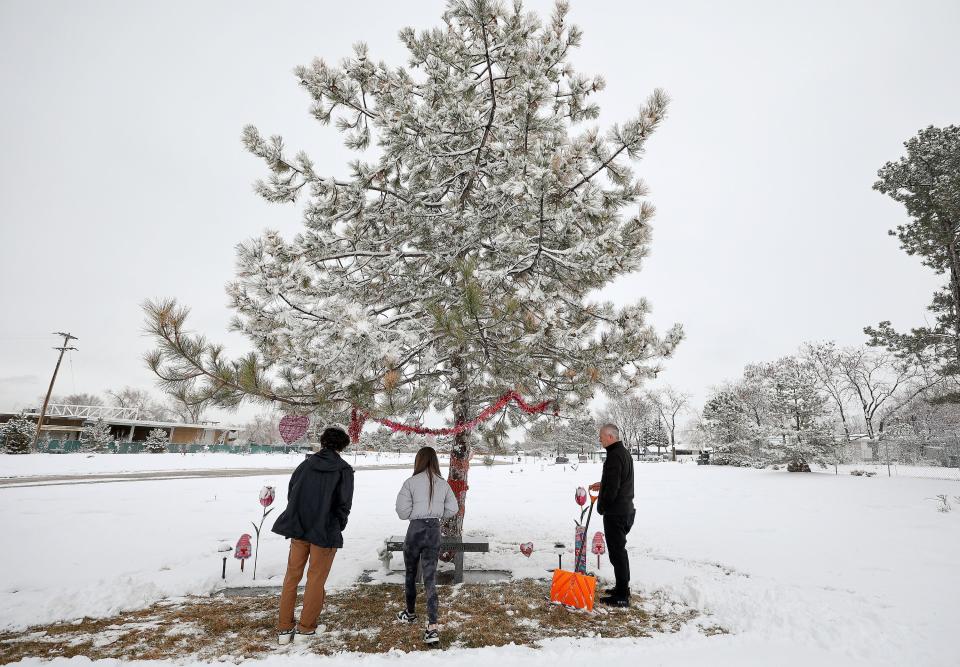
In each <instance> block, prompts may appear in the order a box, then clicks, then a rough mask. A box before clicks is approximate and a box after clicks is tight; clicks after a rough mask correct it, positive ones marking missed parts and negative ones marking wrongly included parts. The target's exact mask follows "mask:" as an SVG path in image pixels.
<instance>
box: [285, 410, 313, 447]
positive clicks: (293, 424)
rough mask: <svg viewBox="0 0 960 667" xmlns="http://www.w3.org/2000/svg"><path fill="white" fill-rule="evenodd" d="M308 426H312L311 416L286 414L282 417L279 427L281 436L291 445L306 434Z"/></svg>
mask: <svg viewBox="0 0 960 667" xmlns="http://www.w3.org/2000/svg"><path fill="white" fill-rule="evenodd" d="M308 426H310V417H307V416H306V415H284V416H283V417H282V418H281V419H280V423H279V424H278V429H279V430H280V437H281V438H283V441H284V442H285V443H287V444H288V445H290V444H293V443H294V442H296V441H297V440H299V439H300V438H302V437H303V436H304V434H305V433H306V432H307V427H308Z"/></svg>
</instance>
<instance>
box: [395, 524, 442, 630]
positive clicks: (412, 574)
mask: <svg viewBox="0 0 960 667" xmlns="http://www.w3.org/2000/svg"><path fill="white" fill-rule="evenodd" d="M439 557H440V519H413V520H411V521H410V526H409V527H408V528H407V537H406V539H405V540H404V541H403V564H404V567H405V569H406V580H405V582H404V583H405V587H404V589H405V590H404V592H405V593H406V597H407V611H409V612H410V613H413V612H414V611H416V606H417V569H418V568H419V569H420V570H422V572H423V587H424V589H425V591H426V594H427V621H428V622H429V623H430V624H431V625H432V624H434V623H436V622H437V606H438V603H437V560H438V559H439Z"/></svg>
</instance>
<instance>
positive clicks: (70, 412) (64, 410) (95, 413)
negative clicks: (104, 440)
mask: <svg viewBox="0 0 960 667" xmlns="http://www.w3.org/2000/svg"><path fill="white" fill-rule="evenodd" d="M139 415H140V408H120V407H117V406H114V405H63V404H57V403H54V404H51V405H48V406H47V417H82V418H86V419H137V417H139Z"/></svg>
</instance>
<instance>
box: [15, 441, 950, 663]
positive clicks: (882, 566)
mask: <svg viewBox="0 0 960 667" xmlns="http://www.w3.org/2000/svg"><path fill="white" fill-rule="evenodd" d="M198 456H203V455H198ZM208 456H216V455H208ZM228 456H229V455H228ZM3 458H4V461H3V465H4V466H6V465H7V461H6V459H9V458H13V457H3ZM51 458H54V459H67V458H72V457H71V456H69V455H60V456H54V457H51ZM96 458H97V459H101V458H102V459H109V458H119V457H96ZM137 458H138V460H140V461H150V463H149V465H157V464H156V463H154V461H155V460H157V459H167V458H169V459H181V458H183V457H180V456H179V455H154V456H145V455H139V456H138V457H137ZM250 458H254V457H250ZM385 462H386V461H385ZM291 464H292V462H291ZM170 465H178V464H176V463H173V462H171V463H170ZM256 465H261V464H260V463H257V464H252V465H250V466H248V465H243V466H236V465H234V466H230V467H255V466H256ZM140 469H143V468H140ZM164 469H175V468H164ZM0 470H5V469H4V468H0ZM37 472H38V473H39V472H42V473H43V474H50V470H49V469H46V470H42V471H37ZM0 474H3V475H7V474H9V473H7V472H0ZM20 474H25V473H20ZM406 474H407V473H406V472H405V471H402V470H384V471H363V472H358V474H357V477H356V484H357V486H356V497H355V506H354V512H353V514H352V515H351V523H350V525H349V526H348V529H347V533H346V539H347V543H346V545H345V548H344V550H343V551H342V552H341V553H340V554H338V556H337V560H336V562H335V564H334V568H333V572H332V574H331V578H330V582H329V586H330V588H342V587H345V586H347V585H349V584H350V583H352V582H353V581H355V580H356V579H357V577H359V576H360V575H361V574H362V573H363V572H364V571H368V570H376V569H377V568H378V567H379V561H378V559H377V550H378V548H379V547H380V546H381V544H382V542H383V539H384V537H386V536H388V535H390V534H395V533H401V532H402V531H403V529H404V523H403V522H401V521H399V520H398V519H397V518H396V516H395V515H394V513H393V500H394V495H395V493H396V489H397V488H398V487H399V485H400V483H401V482H402V480H403V478H404V477H405V475H406ZM636 476H637V485H636V486H637V506H638V508H639V512H638V519H637V523H636V526H635V528H634V530H633V532H632V533H631V535H630V552H631V564H632V569H633V583H634V588H635V590H638V591H640V592H651V591H654V590H662V591H665V592H666V593H667V594H668V595H670V596H671V597H672V598H674V599H677V600H678V601H682V602H683V603H686V604H689V605H691V606H694V607H696V608H697V609H699V610H701V611H703V612H704V613H705V614H707V615H709V616H710V618H711V619H712V620H713V621H715V622H716V623H717V624H719V625H722V626H723V627H725V628H727V629H729V630H730V631H732V633H733V634H731V635H725V636H714V637H706V636H704V635H702V634H699V633H697V632H696V631H695V630H693V629H691V630H690V631H689V632H687V631H682V632H680V633H678V634H675V635H664V636H660V637H655V638H653V639H643V640H602V639H597V638H590V639H584V640H580V641H570V640H552V641H550V642H549V643H547V644H546V645H545V647H544V648H543V649H542V650H539V651H532V650H529V649H525V648H520V647H505V648H500V649H482V650H469V651H468V650H460V651H457V653H458V655H457V656H456V657H457V661H458V664H465V665H474V664H476V665H480V664H489V663H490V662H493V661H497V662H499V663H500V664H501V666H505V665H512V664H519V663H520V662H523V664H525V665H526V664H545V665H546V664H548V663H549V664H552V665H555V664H557V661H558V660H564V661H570V660H573V659H577V660H584V659H587V658H589V659H590V660H592V661H596V660H603V659H604V658H607V659H611V660H613V659H616V660H618V661H623V660H624V659H629V658H635V659H636V660H643V661H644V664H665V665H686V664H691V665H693V664H711V665H725V664H736V665H744V664H778V665H788V664H789V665H808V664H819V665H825V664H830V665H847V664H871V665H876V664H900V665H904V664H910V665H954V664H957V663H956V651H955V646H954V644H955V642H954V638H953V633H954V632H955V629H956V627H958V623H960V606H958V605H957V603H956V600H957V599H958V594H960V577H958V576H957V575H956V554H957V553H958V547H960V501H954V500H953V496H960V485H958V484H957V483H956V482H951V481H946V480H931V479H914V478H908V477H894V478H882V477H875V478H869V479H867V478H857V477H852V476H850V475H839V476H834V475H833V474H832V471H830V473H829V474H828V473H826V472H824V473H814V474H809V475H804V474H790V473H786V472H774V471H756V470H743V469H734V468H720V467H712V466H711V467H698V466H695V465H690V464H685V465H679V464H669V463H663V464H637V465H636ZM598 478H599V466H598V465H595V464H582V465H580V466H579V469H578V470H573V469H572V468H571V467H569V466H567V467H565V468H564V467H558V466H552V465H542V464H529V463H528V464H524V465H522V466H521V465H516V466H498V467H495V468H487V467H484V466H482V465H477V466H475V467H474V468H473V469H472V471H471V482H470V486H471V488H470V492H469V496H468V507H467V528H468V532H472V533H479V534H484V535H487V536H488V537H489V539H490V542H491V553H490V554H483V555H474V556H468V558H467V565H468V567H485V568H491V569H508V570H512V571H513V573H514V575H515V576H518V577H545V576H547V570H548V569H549V568H552V567H554V566H555V565H556V562H557V556H556V554H555V551H554V549H553V548H552V545H553V542H554V541H555V540H558V539H559V540H563V541H565V542H567V543H568V544H569V543H570V542H571V541H572V532H573V530H572V529H573V517H574V515H575V513H576V510H577V507H576V505H575V504H574V503H573V500H572V497H573V489H574V488H575V487H576V486H577V485H581V484H587V483H589V482H591V481H595V480H596V479H598ZM286 481H287V476H286V475H282V476H269V477H264V478H263V479H259V478H256V477H247V478H215V479H184V480H163V481H137V482H129V483H127V482H123V483H115V484H102V485H101V484H89V485H78V486H56V487H34V488H7V489H0V498H2V503H3V505H2V506H3V512H2V513H0V534H2V535H3V536H4V542H5V548H4V549H2V550H0V595H2V598H3V600H4V604H3V605H2V606H0V627H6V628H11V627H23V626H26V625H33V624H37V623H42V622H45V621H50V620H55V619H69V618H76V617H80V616H83V615H88V616H95V615H106V614H110V613H114V612H116V611H118V610H122V609H132V608H138V607H142V606H145V605H147V604H149V603H151V602H153V601H155V600H158V599H161V598H163V597H167V596H175V595H183V594H187V593H203V592H209V591H213V590H215V589H216V588H218V587H220V586H221V585H222V582H221V580H220V559H219V556H218V554H217V552H216V549H217V546H218V544H219V543H220V541H221V540H223V541H227V542H229V543H230V544H233V543H235V542H236V539H237V537H238V536H239V534H240V533H241V532H252V530H251V528H250V523H249V522H250V520H252V519H256V518H258V516H259V512H260V506H259V505H258V504H257V492H258V490H259V488H260V486H261V485H262V484H265V483H266V484H272V485H274V486H276V487H277V488H278V491H279V497H278V504H279V505H281V506H282V504H283V501H284V500H285V490H286ZM938 494H948V495H949V496H950V500H951V503H952V504H953V505H954V506H955V507H956V509H955V510H954V511H953V512H949V513H939V512H937V511H936V506H937V505H936V503H935V502H934V500H932V499H933V498H934V497H935V496H936V495H938ZM267 521H268V523H267V525H269V522H270V519H268V520H267ZM594 526H595V527H596V529H600V527H601V526H600V525H599V522H598V523H596V524H594ZM592 532H593V529H591V533H592ZM527 540H529V541H532V542H533V543H534V545H535V549H536V550H535V552H534V554H533V556H532V557H531V558H530V559H526V558H524V557H523V556H522V555H521V554H520V553H519V550H518V548H517V545H518V544H519V543H520V542H524V541H527ZM11 545H19V547H20V548H11ZM592 558H594V557H591V559H592ZM285 559H286V543H285V542H284V540H283V539H281V538H279V537H278V536H276V535H272V534H266V535H265V538H264V541H263V543H262V545H261V549H260V558H259V565H258V580H260V579H262V582H263V583H268V584H276V583H278V579H279V578H280V577H281V576H282V571H283V568H284V564H285ZM564 561H565V563H566V564H569V563H570V555H569V554H567V555H565V556H564ZM594 564H595V560H594ZM228 566H229V567H228V570H229V572H228V581H227V584H228V585H230V586H236V585H242V584H249V583H251V582H250V570H251V569H252V568H247V572H246V573H245V574H244V575H240V573H239V571H238V567H237V563H236V562H235V561H233V559H231V561H230V562H229V563H228ZM600 572H601V574H602V575H610V573H611V571H610V566H609V564H608V563H607V562H606V561H605V560H604V561H603V562H602V566H601V568H600ZM588 651H589V655H588V654H587V652H588ZM449 658H450V655H449V654H445V655H444V656H435V655H418V656H417V657H416V658H415V659H416V660H417V664H418V665H421V664H423V665H431V664H433V662H434V661H439V660H444V661H446V660H448V659H449ZM398 659H399V657H398V656H397V655H394V654H387V655H386V656H365V657H363V658H361V659H359V662H362V663H363V664H364V665H366V666H374V665H381V664H384V665H385V664H388V663H389V664H391V665H393V664H395V663H396V662H397V660H398ZM357 661H358V659H357V658H356V657H355V656H353V657H344V658H335V659H318V658H316V657H314V656H307V655H296V654H293V655H284V656H276V657H271V658H270V660H269V664H271V665H274V664H291V665H295V664H300V663H303V664H307V662H309V663H310V664H314V665H315V664H317V663H321V664H327V665H334V664H336V665H339V664H341V663H343V664H347V662H351V663H353V662H357ZM437 664H439V662H437Z"/></svg>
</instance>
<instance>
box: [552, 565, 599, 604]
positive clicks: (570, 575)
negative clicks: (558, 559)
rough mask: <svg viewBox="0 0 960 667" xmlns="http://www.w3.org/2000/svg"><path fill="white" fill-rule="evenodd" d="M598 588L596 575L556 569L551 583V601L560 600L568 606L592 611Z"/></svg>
mask: <svg viewBox="0 0 960 667" xmlns="http://www.w3.org/2000/svg"><path fill="white" fill-rule="evenodd" d="M596 590H597V579H596V577H590V576H587V575H585V574H580V573H578V572H568V571H567V570H559V569H558V570H554V571H553V583H552V584H551V585H550V602H559V603H560V604H564V605H567V606H568V607H576V608H577V609H586V610H588V611H592V610H593V597H594V594H595V593H596Z"/></svg>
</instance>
